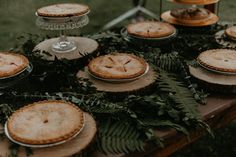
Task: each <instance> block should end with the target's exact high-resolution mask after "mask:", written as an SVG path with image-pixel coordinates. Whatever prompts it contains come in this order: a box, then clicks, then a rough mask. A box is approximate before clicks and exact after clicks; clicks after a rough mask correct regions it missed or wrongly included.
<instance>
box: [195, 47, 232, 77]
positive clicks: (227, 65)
mask: <svg viewBox="0 0 236 157" xmlns="http://www.w3.org/2000/svg"><path fill="white" fill-rule="evenodd" d="M197 61H198V62H199V63H200V64H201V65H203V66H204V67H207V68H209V69H212V70H215V71H219V72H233V73H234V72H236V51H235V50H230V49H214V50H208V51H205V52H202V53H201V54H200V55H199V56H198V58H197Z"/></svg>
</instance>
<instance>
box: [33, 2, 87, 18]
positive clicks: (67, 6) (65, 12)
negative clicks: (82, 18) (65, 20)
mask: <svg viewBox="0 0 236 157" xmlns="http://www.w3.org/2000/svg"><path fill="white" fill-rule="evenodd" d="M89 10H90V9H89V6H87V5H82V4H77V3H61V4H54V5H49V6H45V7H42V8H39V9H38V10H37V14H38V15H39V16H44V17H67V16H79V15H83V14H86V13H87V12H89Z"/></svg>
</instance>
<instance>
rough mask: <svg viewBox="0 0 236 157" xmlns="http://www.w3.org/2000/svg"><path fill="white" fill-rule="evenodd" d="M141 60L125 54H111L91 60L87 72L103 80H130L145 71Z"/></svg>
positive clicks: (145, 66) (144, 65) (143, 61)
mask: <svg viewBox="0 0 236 157" xmlns="http://www.w3.org/2000/svg"><path fill="white" fill-rule="evenodd" d="M147 66H148V65H147V63H146V62H145V60H144V59H143V58H140V57H137V56H135V55H133V54H127V53H112V54H108V55H105V56H100V57H97V58H95V59H93V60H92V61H91V62H90V63H89V65H88V70H89V72H90V73H91V74H93V75H95V76H97V77H100V78H105V79H132V78H135V77H138V76H141V75H143V74H144V73H145V71H146V69H147Z"/></svg>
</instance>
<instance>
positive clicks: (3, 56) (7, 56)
mask: <svg viewBox="0 0 236 157" xmlns="http://www.w3.org/2000/svg"><path fill="white" fill-rule="evenodd" d="M27 66H29V60H28V59H27V58H26V57H25V56H23V55H20V54H16V53H11V52H0V78H3V77H11V76H14V75H16V74H17V73H19V72H21V71H22V70H24V69H25V68H26V67H27Z"/></svg>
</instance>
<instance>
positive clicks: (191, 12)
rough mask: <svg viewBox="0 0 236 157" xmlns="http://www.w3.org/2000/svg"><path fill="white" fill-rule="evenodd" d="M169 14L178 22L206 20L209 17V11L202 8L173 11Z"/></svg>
mask: <svg viewBox="0 0 236 157" xmlns="http://www.w3.org/2000/svg"><path fill="white" fill-rule="evenodd" d="M170 14H171V16H173V17H174V18H176V19H177V20H179V21H186V20H187V21H192V20H206V19H208V18H209V17H210V11H208V10H207V9H204V8H180V9H173V10H171V13H170Z"/></svg>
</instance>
